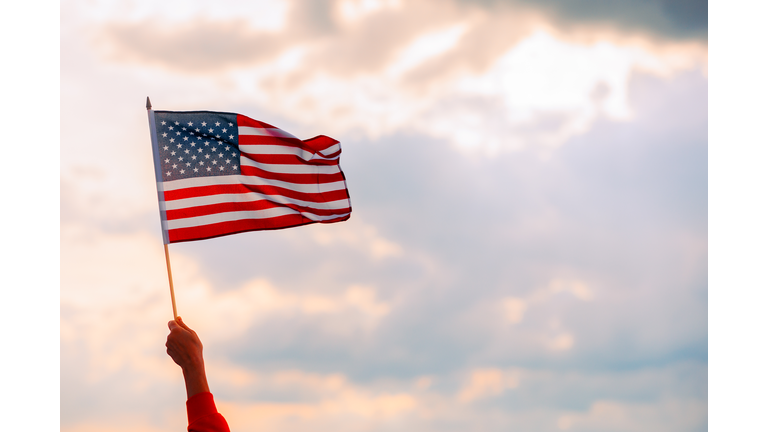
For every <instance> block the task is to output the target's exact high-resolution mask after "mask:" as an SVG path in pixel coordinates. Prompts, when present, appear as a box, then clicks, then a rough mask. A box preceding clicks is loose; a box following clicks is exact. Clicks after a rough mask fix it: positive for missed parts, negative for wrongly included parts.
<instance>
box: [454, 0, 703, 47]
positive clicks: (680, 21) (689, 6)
mask: <svg viewBox="0 0 768 432" xmlns="http://www.w3.org/2000/svg"><path fill="white" fill-rule="evenodd" d="M456 1H458V2H460V3H465V4H470V5H477V6H480V7H483V8H496V9H502V10H503V9H505V8H513V7H514V6H515V5H525V6H527V7H530V8H533V9H536V10H539V11H542V12H544V13H545V14H547V15H549V16H550V17H551V18H554V19H556V20H557V22H558V23H559V24H560V25H561V26H564V27H566V28H567V27H569V26H595V25H597V26H608V27H611V28H613V29H616V30H618V31H620V32H627V33H633V32H643V33H648V34H650V35H653V36H655V37H657V38H660V39H672V40H680V39H697V40H705V41H706V39H707V28H708V3H707V1H706V0H651V1H638V0H597V1H595V0H511V1H509V0H456Z"/></svg>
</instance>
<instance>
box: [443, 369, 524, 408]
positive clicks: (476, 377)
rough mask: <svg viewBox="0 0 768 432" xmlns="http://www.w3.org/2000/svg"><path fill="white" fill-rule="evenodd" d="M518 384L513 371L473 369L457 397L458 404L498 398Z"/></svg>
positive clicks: (517, 374)
mask: <svg viewBox="0 0 768 432" xmlns="http://www.w3.org/2000/svg"><path fill="white" fill-rule="evenodd" d="M519 384H520V383H519V373H518V372H517V371H515V370H510V371H505V370H501V369H493V368H490V369H475V370H473V371H472V372H471V375H470V378H469V382H468V383H467V384H466V385H465V386H464V388H462V389H461V391H460V392H459V394H458V396H457V397H458V400H459V401H460V402H462V403H468V402H472V401H474V400H476V399H481V398H487V397H494V396H498V395H500V394H502V393H504V392H505V391H506V390H507V389H513V388H516V387H517V386H518V385H519Z"/></svg>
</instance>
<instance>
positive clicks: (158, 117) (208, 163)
mask: <svg viewBox="0 0 768 432" xmlns="http://www.w3.org/2000/svg"><path fill="white" fill-rule="evenodd" d="M155 128H156V129H157V144H158V147H159V149H158V150H159V152H158V154H159V155H160V167H161V169H162V177H163V181H169V180H178V179H185V178H191V177H205V176H218V175H234V174H240V149H239V147H238V144H237V142H238V135H237V114H226V113H216V112H208V111H196V112H169V111H155Z"/></svg>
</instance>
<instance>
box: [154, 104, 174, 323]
mask: <svg viewBox="0 0 768 432" xmlns="http://www.w3.org/2000/svg"><path fill="white" fill-rule="evenodd" d="M147 116H148V118H149V134H150V137H151V138H152V155H153V158H154V161H155V183H156V184H157V188H158V189H157V198H158V203H159V205H160V224H161V226H160V229H161V230H162V232H163V247H164V248H165V267H166V268H167V269H168V285H170V287H171V306H173V319H176V317H177V316H179V314H177V313H176V295H175V294H174V292H173V276H172V275H171V258H170V256H169V255H168V234H167V231H166V229H165V212H164V211H163V204H162V203H163V202H164V200H163V199H162V198H163V197H162V193H163V191H162V189H161V184H162V179H161V178H158V173H159V172H160V170H159V166H158V164H159V163H160V159H159V156H158V148H157V132H156V129H155V116H154V111H152V103H150V102H149V96H147Z"/></svg>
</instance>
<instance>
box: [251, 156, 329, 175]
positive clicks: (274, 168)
mask: <svg viewBox="0 0 768 432" xmlns="http://www.w3.org/2000/svg"><path fill="white" fill-rule="evenodd" d="M243 165H245V166H250V167H254V168H259V169H262V170H264V171H268V172H272V173H276V174H336V173H339V172H341V170H340V169H339V166H338V165H281V164H265V163H260V162H256V161H253V160H251V159H248V158H245V157H241V158H240V166H243Z"/></svg>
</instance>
